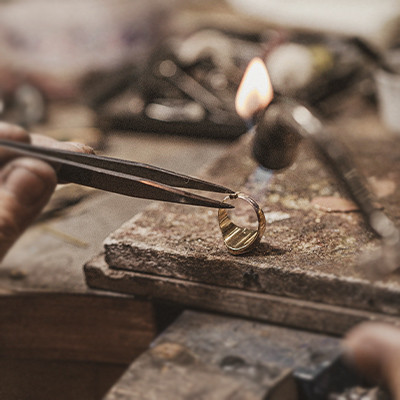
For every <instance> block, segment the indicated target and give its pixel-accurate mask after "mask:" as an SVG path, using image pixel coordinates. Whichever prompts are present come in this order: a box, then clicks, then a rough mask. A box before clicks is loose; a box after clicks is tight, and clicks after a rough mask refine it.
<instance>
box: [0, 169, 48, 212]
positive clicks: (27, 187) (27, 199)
mask: <svg viewBox="0 0 400 400" xmlns="http://www.w3.org/2000/svg"><path fill="white" fill-rule="evenodd" d="M2 180H3V188H4V189H6V190H8V191H9V192H10V193H12V194H13V195H14V196H15V197H16V199H17V200H18V202H19V203H20V204H22V205H25V206H31V205H35V204H36V203H38V202H39V201H41V200H42V199H43V198H44V197H45V196H46V195H47V194H48V192H49V184H47V182H45V181H44V180H43V178H42V177H41V176H39V175H38V174H36V173H35V172H34V171H31V170H30V169H28V168H26V167H24V166H15V165H11V166H10V167H9V169H7V170H5V171H4V175H3V178H2Z"/></svg>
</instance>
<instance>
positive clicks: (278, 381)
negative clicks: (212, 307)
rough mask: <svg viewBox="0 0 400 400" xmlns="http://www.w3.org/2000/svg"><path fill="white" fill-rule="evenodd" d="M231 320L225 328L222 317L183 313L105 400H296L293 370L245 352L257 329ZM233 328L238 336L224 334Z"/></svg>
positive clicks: (129, 370) (128, 371)
mask: <svg viewBox="0 0 400 400" xmlns="http://www.w3.org/2000/svg"><path fill="white" fill-rule="evenodd" d="M226 321H227V320H226ZM224 322H225V320H224V321H223V322H222V323H224ZM229 322H230V321H229ZM229 322H228V323H227V322H225V325H222V324H221V320H220V319H218V317H213V316H208V315H206V314H196V315H191V314H190V313H187V312H185V313H184V315H183V316H182V317H181V318H179V320H178V321H177V322H176V323H174V324H173V326H171V327H170V328H168V329H167V331H166V332H165V333H164V334H163V335H162V336H161V337H160V338H158V339H157V340H156V342H155V343H154V344H153V346H152V348H151V349H150V350H149V351H147V352H146V353H145V354H143V355H142V356H141V357H140V358H139V359H138V360H137V361H136V362H134V363H133V364H132V365H131V366H130V367H129V369H128V370H127V372H126V373H125V374H124V376H123V377H122V378H121V379H120V380H119V382H118V383H117V384H116V385H115V386H114V387H113V388H112V389H111V391H110V392H109V393H108V395H107V396H106V397H105V399H106V400H116V399H120V400H128V399H143V400H147V399H149V400H150V399H159V398H163V399H165V400H169V399H171V400H172V399H174V400H180V399H182V400H183V399H210V400H224V399H226V400H227V399H238V400H239V399H248V400H261V399H271V400H272V399H282V398H285V399H287V400H295V399H297V393H296V387H295V383H294V379H293V377H292V376H291V374H290V372H291V369H290V368H288V367H283V366H279V367H278V366H275V365H271V363H268V361H265V360H260V359H259V358H258V359H257V358H254V357H253V356H254V354H251V355H249V354H248V353H246V351H247V350H249V351H250V352H251V350H250V349H249V348H252V346H251V345H249V344H250V343H252V340H253V339H254V336H255V335H257V333H255V331H257V330H254V331H252V332H249V330H248V329H247V330H246V329H242V328H243V326H242V324H241V322H239V321H237V320H233V323H232V324H230V323H229ZM234 324H236V326H235V328H236V329H235V333H236V335H235V337H233V335H228V332H227V330H226V328H227V327H228V326H229V328H232V327H233V325H234ZM264 332H265V331H264ZM244 341H246V344H245V345H243V344H244ZM264 350H265V349H264ZM265 354H266V352H265V353H264V355H265Z"/></svg>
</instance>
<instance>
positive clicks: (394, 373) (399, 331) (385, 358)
mask: <svg viewBox="0 0 400 400" xmlns="http://www.w3.org/2000/svg"><path fill="white" fill-rule="evenodd" d="M343 344H344V348H345V356H347V358H348V359H349V360H350V361H351V362H352V363H353V364H354V365H355V366H356V368H357V369H358V370H359V371H360V372H361V373H362V374H364V375H365V376H367V377H369V378H371V379H373V380H374V381H376V382H378V383H385V384H386V385H387V386H388V388H389V389H390V391H391V394H392V396H393V399H394V400H400V328H397V327H394V326H391V325H386V324H381V323H372V322H366V323H363V324H360V325H358V326H356V327H355V328H354V329H352V330H351V331H350V332H349V333H348V335H347V337H346V338H345V340H344V343H343Z"/></svg>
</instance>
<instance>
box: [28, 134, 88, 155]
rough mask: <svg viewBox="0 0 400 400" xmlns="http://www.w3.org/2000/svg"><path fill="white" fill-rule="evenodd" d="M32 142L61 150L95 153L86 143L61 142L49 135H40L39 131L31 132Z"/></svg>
mask: <svg viewBox="0 0 400 400" xmlns="http://www.w3.org/2000/svg"><path fill="white" fill-rule="evenodd" d="M30 137H31V142H32V144H34V145H36V146H43V147H50V148H54V149H60V150H68V151H76V152H78V153H86V154H94V150H93V149H92V148H91V147H89V146H86V145H85V144H82V143H78V142H59V141H58V140H55V139H52V138H50V137H48V136H44V135H40V134H38V133H31V134H30Z"/></svg>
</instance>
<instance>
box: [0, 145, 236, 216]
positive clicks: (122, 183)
mask: <svg viewBox="0 0 400 400" xmlns="http://www.w3.org/2000/svg"><path fill="white" fill-rule="evenodd" d="M0 146H1V147H4V148H7V149H10V150H12V151H15V152H16V153H18V154H21V155H24V156H28V157H34V158H37V159H40V160H43V161H46V162H49V163H50V164H52V165H53V166H54V167H56V168H57V175H58V177H59V179H60V180H61V181H65V182H71V183H77V184H79V185H83V186H89V187H93V188H96V189H101V190H105V191H108V192H114V193H119V194H123V195H125V196H131V197H139V198H143V199H151V200H160V201H166V202H172V203H180V204H188V205H189V204H190V205H195V206H203V207H212V208H233V206H232V205H230V204H226V203H223V202H220V201H217V200H214V199H210V198H207V197H203V196H200V195H197V194H194V193H190V192H186V191H184V190H181V189H176V188H175V187H178V188H185V189H194V190H204V191H209V192H217V193H234V191H232V190H231V189H228V188H226V187H223V186H220V185H216V184H214V183H211V182H206V181H203V180H200V179H197V178H192V177H190V176H186V175H181V174H178V173H175V172H172V171H168V170H165V169H162V168H158V167H155V166H152V165H147V164H142V163H137V162H133V161H127V160H121V159H118V158H111V157H102V156H97V155H93V154H83V153H75V152H72V151H66V150H58V149H53V148H46V147H39V146H33V145H30V144H25V143H19V142H14V141H9V140H0Z"/></svg>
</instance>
